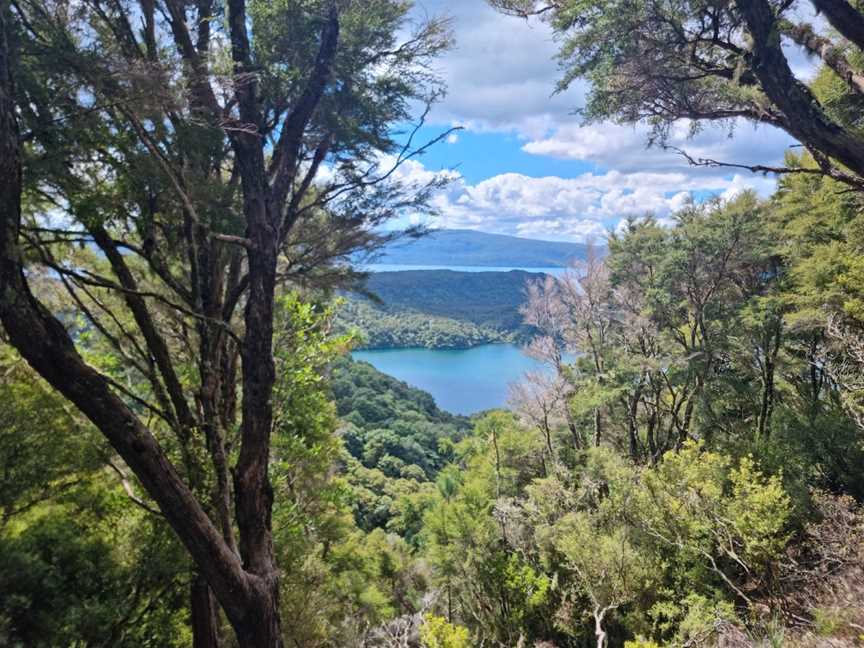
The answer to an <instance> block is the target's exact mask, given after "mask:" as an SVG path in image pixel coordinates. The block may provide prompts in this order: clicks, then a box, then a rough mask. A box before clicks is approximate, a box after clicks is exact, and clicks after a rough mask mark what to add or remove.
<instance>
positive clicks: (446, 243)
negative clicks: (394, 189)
mask: <svg viewBox="0 0 864 648" xmlns="http://www.w3.org/2000/svg"><path fill="white" fill-rule="evenodd" d="M586 252H587V246H586V245H584V244H581V243H568V242H562V241H538V240H535V239H528V238H519V237H516V236H504V235H502V234H488V233H486V232H478V231H474V230H447V229H444V230H434V231H432V232H430V233H429V234H428V235H426V236H423V237H422V238H420V239H417V240H413V241H412V240H409V241H398V242H396V243H391V244H390V245H388V246H387V247H385V248H384V249H383V250H382V252H381V255H380V257H378V258H377V259H376V261H377V262H378V263H386V264H393V265H444V266H494V267H500V268H508V267H516V268H549V267H557V268H566V267H567V266H568V265H570V263H571V262H573V261H578V260H580V259H584V258H585V254H586Z"/></svg>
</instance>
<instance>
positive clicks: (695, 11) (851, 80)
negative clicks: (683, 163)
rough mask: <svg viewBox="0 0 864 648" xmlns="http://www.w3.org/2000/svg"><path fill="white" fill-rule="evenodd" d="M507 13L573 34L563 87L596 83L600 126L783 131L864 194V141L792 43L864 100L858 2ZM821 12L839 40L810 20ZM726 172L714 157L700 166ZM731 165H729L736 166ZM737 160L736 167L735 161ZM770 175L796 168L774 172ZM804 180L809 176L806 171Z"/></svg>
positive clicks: (608, 6) (506, 4)
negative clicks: (802, 75) (746, 124)
mask: <svg viewBox="0 0 864 648" xmlns="http://www.w3.org/2000/svg"><path fill="white" fill-rule="evenodd" d="M490 2H491V4H492V5H493V6H495V7H497V8H498V9H500V10H501V11H504V12H505V13H508V14H511V15H516V16H521V17H528V16H531V15H540V16H542V17H543V18H544V19H545V20H548V21H549V23H550V24H551V25H552V27H553V29H554V30H555V32H556V33H557V34H558V35H559V36H560V37H561V42H562V46H561V49H560V53H559V58H560V61H561V64H562V67H563V69H564V76H563V78H562V79H561V81H560V83H559V89H565V88H567V87H568V86H569V85H570V84H571V83H572V82H573V81H574V80H575V79H577V78H586V79H588V81H590V83H591V94H590V96H589V98H588V104H587V106H586V109H585V115H586V117H588V118H589V119H593V120H600V119H609V118H611V119H615V120H618V121H621V122H626V123H635V122H647V123H648V124H650V125H651V126H652V127H653V138H652V139H654V140H655V141H659V142H660V143H665V141H666V138H667V136H668V134H669V129H670V127H671V126H672V124H674V123H675V122H677V121H679V120H691V121H692V123H693V124H698V123H699V122H701V121H715V120H723V121H727V122H731V121H733V120H736V119H739V118H740V119H746V120H749V121H752V122H756V123H761V124H769V125H771V126H774V127H777V128H780V129H782V130H784V131H786V132H787V133H789V134H790V135H792V137H794V138H795V139H797V140H798V141H799V142H801V143H802V144H803V145H804V146H806V147H807V148H808V149H809V151H810V152H811V153H812V154H813V156H814V158H815V159H816V160H817V161H818V162H819V165H818V167H816V168H814V169H809V170H807V171H805V172H807V173H814V172H815V173H824V174H826V175H830V176H832V177H834V178H837V179H839V180H842V181H844V182H846V183H848V184H851V185H853V186H854V187H856V188H857V189H862V188H864V184H862V178H864V136H862V134H861V131H860V124H855V123H849V122H847V121H846V120H844V119H843V118H842V117H841V116H839V115H838V114H837V113H836V112H835V111H833V110H831V107H830V106H829V105H828V103H827V102H826V101H825V100H824V98H822V99H820V98H818V97H817V94H815V93H814V92H813V91H812V90H811V88H810V87H808V86H807V85H806V83H805V82H804V81H802V80H801V79H799V78H798V77H796V75H795V73H794V72H793V66H792V64H791V63H790V61H789V58H788V56H787V50H784V45H786V44H793V45H795V46H797V47H798V48H800V49H802V50H803V51H804V52H805V53H806V54H807V55H809V56H810V57H813V58H815V59H818V60H820V61H821V63H822V64H823V65H824V66H825V67H826V68H827V69H828V70H830V72H831V74H832V75H833V76H835V77H836V78H837V79H839V80H840V81H841V82H842V83H843V84H844V85H845V88H846V91H847V92H848V94H849V95H850V96H852V97H853V98H857V100H859V101H860V100H861V99H862V98H864V74H862V54H864V39H862V38H861V31H860V26H861V25H864V14H862V12H861V11H860V9H859V8H857V6H856V5H855V4H854V3H848V2H846V0H810V1H809V2H805V1H804V0H792V1H785V0H783V1H781V0H740V1H739V2H720V3H718V2H711V1H708V0H672V1H669V2H631V1H629V0H604V1H603V2H593V1H590V0H552V1H549V2H545V1H542V0H541V1H539V2H538V1H537V0H490ZM814 10H815V11H816V12H821V13H822V15H824V17H825V18H826V19H827V22H828V23H829V24H830V27H832V28H833V29H834V30H836V33H835V32H832V31H831V30H829V29H820V28H818V27H814V26H813V25H811V24H808V23H807V22H806V21H804V20H802V19H801V16H806V15H807V14H808V13H812V12H813V11H814ZM691 161H692V162H694V163H699V164H707V165H715V164H717V161H713V160H691ZM727 162H729V161H727ZM731 162H734V161H731ZM753 170H761V171H772V170H773V171H781V172H782V171H788V169H787V170H784V169H773V168H769V167H767V166H764V165H759V166H756V167H753ZM794 172H801V170H800V169H796V170H795V171H794Z"/></svg>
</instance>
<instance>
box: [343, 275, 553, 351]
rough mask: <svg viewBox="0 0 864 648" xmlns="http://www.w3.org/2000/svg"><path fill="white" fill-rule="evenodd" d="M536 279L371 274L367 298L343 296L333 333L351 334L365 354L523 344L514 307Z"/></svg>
mask: <svg viewBox="0 0 864 648" xmlns="http://www.w3.org/2000/svg"><path fill="white" fill-rule="evenodd" d="M538 276H540V275H538V273H534V272H525V271H522V270H512V271H510V272H459V271H453V270H401V271H398V272H376V273H373V274H371V275H370V276H369V279H368V281H367V282H366V283H365V286H364V287H365V290H366V292H367V293H368V295H369V296H368V297H366V298H364V297H362V296H358V295H356V294H349V295H346V297H347V300H348V301H347V303H346V304H344V305H343V306H342V308H341V309H340V310H339V313H338V316H337V319H336V325H337V329H338V330H339V331H342V332H349V331H352V330H353V331H355V332H356V333H357V334H358V335H359V336H360V345H361V346H362V347H363V348H369V349H389V348H402V347H427V348H440V349H467V348H470V347H472V346H477V345H480V344H487V343H494V342H526V341H527V340H529V339H530V338H531V337H532V335H533V330H532V328H531V327H530V326H526V325H525V323H524V321H523V318H522V315H521V314H520V308H521V307H522V305H523V304H524V302H525V298H526V292H527V288H528V284H529V283H530V282H531V281H533V280H535V279H536V278H537V277H538Z"/></svg>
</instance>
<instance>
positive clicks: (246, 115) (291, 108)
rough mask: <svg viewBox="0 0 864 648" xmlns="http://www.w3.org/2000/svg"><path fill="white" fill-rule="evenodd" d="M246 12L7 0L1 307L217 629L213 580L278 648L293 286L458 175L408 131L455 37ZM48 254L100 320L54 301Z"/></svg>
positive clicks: (57, 280) (258, 638)
mask: <svg viewBox="0 0 864 648" xmlns="http://www.w3.org/2000/svg"><path fill="white" fill-rule="evenodd" d="M224 10H225V14H224V16H223V15H222V13H221V11H222V8H221V7H220V6H218V5H215V4H214V3H212V2H209V1H207V0H203V1H201V2H196V3H181V2H177V1H176V0H166V1H165V2H141V3H140V5H133V4H129V5H126V4H123V3H115V2H101V1H99V0H95V1H94V2H88V3H85V4H83V5H80V4H77V3H68V2H65V0H58V1H56V2H50V3H42V2H21V3H14V4H12V3H9V2H3V3H2V4H0V20H2V24H0V31H2V44H0V156H2V162H0V165H2V168H0V171H2V172H3V175H4V178H6V179H8V181H4V183H3V186H2V189H0V321H2V324H3V327H4V328H5V331H6V333H7V334H8V337H9V339H10V341H11V343H12V344H13V346H15V347H16V348H17V349H18V350H19V352H20V353H21V355H22V356H23V357H24V358H25V359H26V360H27V362H28V363H30V364H31V365H32V366H33V367H34V368H35V370H36V371H37V372H38V373H39V374H40V375H41V376H43V377H44V378H45V379H46V380H47V381H48V382H49V383H50V384H51V385H52V386H53V387H54V388H55V389H57V390H58V391H59V392H60V393H62V394H63V395H64V396H65V397H66V398H68V399H69V400H70V401H72V402H73V403H74V404H75V405H76V406H77V407H78V408H79V409H80V410H81V412H83V413H84V415H85V416H86V417H87V418H88V419H90V421H92V423H93V424H94V425H95V426H96V427H97V428H98V429H99V430H100V431H101V432H102V434H104V436H105V437H106V438H107V439H108V441H109V442H110V444H111V445H112V447H113V448H114V450H115V451H116V452H117V454H118V455H119V456H120V457H121V458H122V459H123V461H125V463H126V464H127V465H128V466H129V468H130V469H131V470H132V472H133V473H134V474H135V476H136V477H137V478H138V480H139V482H140V484H141V486H142V487H143V489H144V490H145V491H146V493H147V494H148V495H149V496H150V497H152V498H153V500H154V501H155V502H156V504H157V505H158V507H159V509H160V510H161V511H162V513H163V515H164V516H165V518H166V520H167V522H168V524H170V525H171V527H172V528H173V530H174V531H175V533H176V534H177V536H178V538H179V539H180V540H181V542H182V543H183V544H184V546H185V547H186V549H187V551H188V552H189V554H190V555H191V557H192V559H193V562H194V564H195V565H196V569H197V571H198V573H199V574H200V578H196V579H195V580H194V582H193V587H192V610H193V627H194V629H195V636H196V645H200V646H205V645H212V644H213V643H214V642H215V641H216V632H217V629H216V617H215V615H214V605H213V602H212V595H215V598H216V600H217V601H218V603H219V605H220V606H221V608H222V609H223V610H224V612H225V614H226V616H227V618H228V620H229V622H230V623H231V625H232V626H233V628H234V631H235V633H236V634H237V637H238V640H239V641H240V643H241V644H244V645H255V646H279V645H281V643H282V639H281V630H280V620H279V611H278V608H279V606H278V594H279V578H278V574H279V569H278V566H277V564H276V559H275V554H274V550H273V538H272V529H271V511H272V507H273V489H272V487H271V485H270V478H269V466H270V462H271V433H272V430H273V396H274V384H275V381H276V371H275V366H274V362H273V335H274V304H275V298H276V295H277V292H278V290H279V286H280V285H282V284H284V283H285V282H286V281H289V280H293V281H297V280H299V279H301V278H302V279H304V280H306V281H312V280H315V279H317V280H319V281H320V282H323V283H325V284H328V283H333V281H335V280H338V279H340V278H344V277H345V275H346V272H345V270H344V268H342V269H340V268H335V270H334V265H333V262H334V261H338V260H340V259H345V258H346V256H347V255H349V254H351V253H352V252H355V251H363V250H368V249H370V248H374V247H375V246H376V245H377V244H380V243H381V242H383V240H384V239H385V238H386V237H384V238H382V237H381V235H379V234H375V233H374V231H373V230H374V228H375V227H376V226H377V225H379V224H380V223H382V222H384V221H385V220H386V219H388V218H389V217H391V216H392V215H394V214H395V213H398V212H399V211H400V209H402V208H406V207H409V206H411V207H414V206H416V207H420V206H421V205H422V203H423V201H424V199H425V197H426V196H427V195H428V194H427V191H428V189H430V188H431V187H432V186H434V185H435V184H436V183H437V180H434V181H433V182H432V183H431V185H429V186H423V187H418V186H411V187H408V186H404V185H403V184H401V183H400V182H399V181H398V180H397V179H396V177H395V175H394V172H395V169H396V168H398V166H399V165H400V164H401V163H402V162H404V161H405V160H406V159H407V158H409V157H411V156H413V155H415V154H417V152H418V148H417V147H416V145H415V144H414V143H413V139H414V137H413V133H412V132H409V133H408V134H407V136H406V137H405V138H403V139H404V140H406V141H407V143H403V144H399V143H397V141H396V139H395V138H394V136H393V135H392V134H391V133H392V127H393V125H394V124H396V123H402V122H406V121H408V118H409V116H410V114H409V105H410V102H412V101H415V100H420V101H431V100H433V99H434V98H435V96H437V93H438V91H437V89H436V85H435V82H434V79H433V78H432V77H431V76H430V75H429V73H428V72H427V68H426V67H425V66H424V63H425V62H426V61H428V60H429V59H430V57H433V56H434V55H435V54H436V53H437V52H439V51H440V50H441V49H442V48H443V47H445V46H446V45H447V44H448V37H447V34H446V30H445V28H444V25H443V24H442V23H441V22H440V21H430V22H429V23H427V24H424V25H420V26H419V27H418V28H417V30H416V32H415V33H414V34H413V35H412V36H411V37H409V38H408V39H407V40H406V41H404V42H399V41H398V40H397V38H396V36H395V35H394V34H395V33H396V31H397V29H398V28H399V27H400V26H401V25H402V24H403V22H404V19H405V15H406V12H407V10H408V6H407V5H406V4H405V3H402V2H395V1H390V0H381V1H379V2H374V3H371V4H370V3H366V2H329V1H323V0H322V1H320V2H312V3H308V2H291V1H288V2H284V3H282V2H280V3H267V2H255V1H252V2H245V1H244V0H231V1H230V2H228V3H226V5H225V8H224ZM223 19H224V20H223ZM138 24H140V29H137V28H136V27H133V25H138ZM22 129H23V132H22ZM413 132H415V133H416V131H413ZM420 148H421V149H422V147H420ZM325 167H326V168H328V171H329V174H328V176H329V179H328V180H326V181H316V178H319V177H320V176H319V171H321V170H322V169H324V168H325ZM22 169H23V171H25V172H26V173H25V174H22ZM22 197H23V203H22ZM22 205H23V208H22ZM79 245H80V246H81V247H80V248H79V247H77V246H79ZM96 250H98V254H97V253H96V252H95V251H96ZM39 267H41V268H46V269H48V270H49V276H50V277H52V281H51V282H50V283H51V284H52V287H54V288H56V287H62V288H63V289H65V290H66V291H67V292H68V295H69V299H70V300H71V303H72V304H73V307H75V308H77V309H78V310H80V311H81V312H82V313H83V314H84V316H85V319H86V327H87V330H86V331H83V330H80V329H73V330H71V331H70V330H68V329H67V327H66V326H65V323H64V321H61V319H59V318H58V315H59V313H57V312H56V311H53V312H52V310H51V309H49V308H46V306H45V304H44V303H43V299H44V295H40V294H39V291H38V289H36V288H34V285H33V283H32V281H31V279H32V277H33V276H34V275H33V271H34V269H37V268H39ZM322 270H327V272H322ZM241 311H242V314H241ZM85 333H86V335H85ZM94 339H95V340H97V341H93V340H94ZM100 345H101V346H100ZM100 348H102V349H105V348H107V349H109V350H110V354H109V355H108V356H105V355H100V354H99V353H98V352H99V350H100ZM112 357H113V358H117V359H118V362H113V361H112V359H111V358H112ZM238 364H239V367H238ZM238 369H239V372H240V374H239V376H238ZM238 391H239V394H238ZM238 400H239V401H240V407H239V411H238V407H237V401H238ZM211 591H212V595H211V594H210V592H211Z"/></svg>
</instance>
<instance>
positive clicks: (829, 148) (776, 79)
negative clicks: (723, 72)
mask: <svg viewBox="0 0 864 648" xmlns="http://www.w3.org/2000/svg"><path fill="white" fill-rule="evenodd" d="M822 4H823V5H824V8H825V9H828V10H829V11H830V10H831V9H837V6H838V5H842V4H845V3H841V2H838V1H837V0H834V1H832V2H828V1H826V2H824V3H822ZM736 5H737V7H738V10H739V12H740V13H741V16H742V18H743V19H744V23H745V25H746V27H747V31H748V32H749V34H750V37H751V39H752V47H751V50H750V63H751V66H752V69H753V74H754V75H755V76H756V78H757V79H759V85H760V86H761V87H762V90H763V92H764V93H765V94H766V95H767V97H768V98H769V99H770V100H771V102H772V103H774V105H775V106H777V108H779V109H780V110H781V111H782V113H783V114H784V116H785V120H784V128H785V129H786V131H787V132H788V133H789V134H790V135H792V136H793V137H795V138H796V139H798V140H799V141H800V142H801V143H803V144H805V145H807V146H808V147H810V148H811V150H816V151H818V152H820V153H822V154H823V155H825V156H827V157H831V158H834V159H835V160H837V161H839V162H840V163H842V164H844V165H846V166H847V167H848V168H849V169H851V170H852V171H853V172H854V173H855V174H857V175H858V176H859V177H864V138H862V137H861V136H859V135H857V134H856V133H854V132H853V131H851V130H848V129H845V128H843V127H842V126H840V125H839V124H837V123H836V122H834V121H833V120H832V119H831V118H830V117H829V116H828V115H827V114H826V113H825V111H824V110H823V109H822V107H821V105H820V104H819V102H818V101H817V100H816V98H815V97H814V96H813V93H812V92H811V91H810V89H809V88H808V87H807V86H806V85H804V84H803V83H801V81H799V80H798V79H797V78H796V77H795V75H794V74H793V73H792V70H791V68H790V67H789V62H788V61H787V59H786V55H785V53H784V52H783V48H782V46H781V40H780V31H779V28H778V24H777V18H776V16H775V14H774V9H773V7H772V5H771V3H770V2H768V0H738V2H737V3H736ZM817 6H818V5H817ZM850 9H851V7H850ZM852 14H855V15H857V18H858V20H857V21H856V22H861V21H860V18H861V16H860V14H858V13H857V12H855V11H854V10H852ZM847 24H849V26H850V27H851V26H853V25H852V24H851V23H847Z"/></svg>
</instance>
